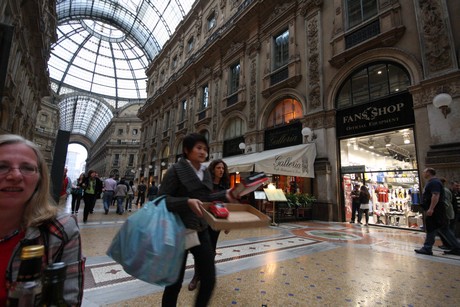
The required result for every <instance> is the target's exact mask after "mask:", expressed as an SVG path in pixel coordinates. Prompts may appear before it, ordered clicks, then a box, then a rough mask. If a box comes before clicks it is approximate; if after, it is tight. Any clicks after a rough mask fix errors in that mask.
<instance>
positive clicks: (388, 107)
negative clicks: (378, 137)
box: [336, 93, 415, 137]
mask: <svg viewBox="0 0 460 307" xmlns="http://www.w3.org/2000/svg"><path fill="white" fill-rule="evenodd" d="M336 119H337V123H336V124H337V137H344V136H349V135H356V134H363V133H366V132H376V131H381V130H388V129H390V128H397V127H403V126H408V125H412V124H414V122H415V118H414V110H413V102H412V96H411V95H410V94H409V93H406V94H401V95H398V96H395V97H391V98H387V99H382V100H380V101H375V102H371V103H367V104H364V105H359V106H356V107H354V108H349V109H345V110H339V111H337V117H336Z"/></svg>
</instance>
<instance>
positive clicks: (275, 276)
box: [79, 205, 460, 307]
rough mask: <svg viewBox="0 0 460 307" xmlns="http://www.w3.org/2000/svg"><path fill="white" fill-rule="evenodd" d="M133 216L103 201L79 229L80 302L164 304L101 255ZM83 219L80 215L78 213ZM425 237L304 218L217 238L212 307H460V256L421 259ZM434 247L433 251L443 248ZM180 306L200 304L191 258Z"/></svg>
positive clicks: (151, 288)
mask: <svg viewBox="0 0 460 307" xmlns="http://www.w3.org/2000/svg"><path fill="white" fill-rule="evenodd" d="M127 216H128V215H127V214H126V215H123V216H117V215H115V213H113V214H109V215H104V214H103V212H102V209H101V208H100V205H99V206H98V207H97V209H96V212H95V213H94V214H93V215H91V216H90V220H89V222H88V223H87V224H80V225H81V231H82V241H83V242H82V243H83V250H84V252H85V255H86V256H87V259H88V260H87V268H86V276H85V295H84V304H83V306H160V305H161V295H162V291H163V288H162V287H159V286H155V285H150V284H147V283H144V282H142V281H139V280H137V279H134V278H133V277H131V276H130V275H128V274H126V273H125V272H124V271H123V270H122V269H121V267H120V266H119V265H118V264H116V263H115V262H113V261H112V259H110V258H108V257H107V256H105V251H106V249H107V247H108V246H109V244H110V242H111V239H112V238H113V235H114V234H115V233H116V231H117V230H118V229H119V228H120V226H121V224H122V222H123V221H124V219H126V217H127ZM79 219H80V220H81V216H79ZM423 239H424V233H422V232H419V231H410V230H398V229H390V228H385V227H377V226H370V227H361V226H359V225H350V224H347V223H325V222H299V223H290V224H284V225H283V224H280V225H279V227H266V228H257V229H247V230H234V231H231V232H230V233H229V234H227V235H226V234H223V233H222V234H221V235H220V238H219V243H218V250H217V257H216V267H217V273H218V274H217V275H218V276H217V285H216V288H215V291H214V295H213V297H212V301H211V303H210V306H216V307H220V306H250V307H252V306H270V307H272V306H283V307H287V306H358V305H359V306H414V307H416V306H459V302H460V291H459V290H460V289H459V288H460V257H458V256H445V255H442V250H440V249H438V248H435V249H434V254H435V255H434V256H425V255H416V254H415V253H414V251H413V250H414V248H418V247H420V246H421V244H422V243H423ZM439 244H440V242H437V243H436V245H439ZM187 268H188V269H187V271H186V276H185V281H184V286H183V289H182V291H181V293H180V296H179V302H178V306H180V307H187V306H193V305H194V295H195V294H196V291H188V290H187V288H186V286H187V285H188V282H189V280H190V279H191V277H192V275H193V259H191V257H189V259H188V262H187Z"/></svg>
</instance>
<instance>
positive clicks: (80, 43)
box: [48, 0, 195, 141]
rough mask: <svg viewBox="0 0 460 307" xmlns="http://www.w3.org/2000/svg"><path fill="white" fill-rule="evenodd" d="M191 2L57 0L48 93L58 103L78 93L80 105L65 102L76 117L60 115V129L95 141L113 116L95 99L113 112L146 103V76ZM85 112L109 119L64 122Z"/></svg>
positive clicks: (85, 116) (91, 117)
mask: <svg viewBox="0 0 460 307" xmlns="http://www.w3.org/2000/svg"><path fill="white" fill-rule="evenodd" d="M194 2H195V1H193V0H169V1H166V0H57V5H56V11H57V17H58V29H57V34H58V40H57V42H56V44H55V45H54V46H53V48H52V52H51V57H50V60H49V62H48V68H49V72H50V78H51V87H52V89H53V91H54V92H55V93H56V94H57V96H58V97H61V96H62V95H68V94H71V93H75V92H76V93H78V94H76V95H74V96H73V98H72V99H75V97H76V98H77V99H79V101H77V102H75V103H74V104H72V103H69V102H68V100H69V99H68V98H65V100H64V101H62V100H61V102H60V103H59V106H60V107H61V108H74V107H75V106H76V111H75V112H74V111H73V110H67V109H66V110H61V121H65V122H64V123H62V122H61V129H62V128H63V127H66V128H68V127H73V128H72V129H73V130H72V133H78V134H82V133H83V134H84V135H86V136H87V137H88V138H90V139H91V140H93V141H95V140H96V139H97V137H99V134H100V133H101V132H102V130H103V129H104V128H105V126H104V127H102V130H101V129H100V125H101V122H107V123H108V122H110V119H111V118H112V117H113V115H112V112H105V109H100V107H101V106H102V105H104V104H101V103H97V102H96V101H98V100H97V99H96V100H95V99H94V96H98V97H100V98H102V99H104V101H105V103H106V104H107V105H106V106H105V107H107V108H108V106H111V107H112V108H114V109H115V108H119V107H123V106H124V105H126V104H128V103H132V102H136V103H137V102H139V100H144V99H146V95H147V93H146V83H147V77H146V75H145V70H146V68H147V66H148V65H149V63H150V62H151V61H152V60H153V59H154V58H155V56H156V55H157V54H158V53H159V52H160V51H161V48H162V47H163V45H164V43H165V42H166V41H167V40H168V39H169V37H170V36H171V35H172V34H173V33H174V31H175V29H176V27H177V25H178V24H179V23H180V22H181V20H182V19H183V18H184V17H185V15H186V14H187V13H188V12H189V10H190V9H191V7H192V5H193V3H194ZM89 105H92V107H89ZM84 106H85V108H86V109H85V110H86V111H85V112H103V113H104V114H105V116H107V117H102V121H100V122H94V120H95V119H96V118H99V115H98V116H95V115H94V114H92V113H84V114H83V116H82V117H81V118H78V119H77V118H73V119H70V117H69V116H67V117H66V118H65V119H64V118H62V115H64V114H67V115H69V114H73V115H75V114H80V112H79V109H80V108H83V107H84ZM109 109H110V108H109ZM109 115H110V116H109ZM109 117H110V118H109ZM72 120H73V123H72V124H70V121H72ZM99 120H101V118H99ZM93 126H97V127H93ZM89 131H91V136H90V135H89V133H90V132H89Z"/></svg>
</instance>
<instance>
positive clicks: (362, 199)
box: [358, 185, 371, 226]
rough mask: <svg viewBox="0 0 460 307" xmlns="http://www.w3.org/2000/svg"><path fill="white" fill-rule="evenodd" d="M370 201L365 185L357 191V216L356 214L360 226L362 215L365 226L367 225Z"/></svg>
mask: <svg viewBox="0 0 460 307" xmlns="http://www.w3.org/2000/svg"><path fill="white" fill-rule="evenodd" d="M370 199H371V195H370V194H369V190H368V189H367V187H366V186H365V185H363V186H361V189H360V191H359V203H360V206H359V214H358V221H359V223H360V224H362V223H361V219H362V218H363V213H364V215H365V216H366V226H368V225H369V208H370V207H369V200H370Z"/></svg>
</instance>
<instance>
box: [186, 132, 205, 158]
mask: <svg viewBox="0 0 460 307" xmlns="http://www.w3.org/2000/svg"><path fill="white" fill-rule="evenodd" d="M200 142H201V143H204V144H205V145H206V148H207V150H209V144H208V140H207V139H206V137H205V136H204V135H202V134H200V133H195V132H194V133H190V134H188V135H187V136H185V137H184V140H183V141H182V152H183V154H184V158H187V151H188V152H191V151H192V149H193V147H195V145H196V143H200Z"/></svg>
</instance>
